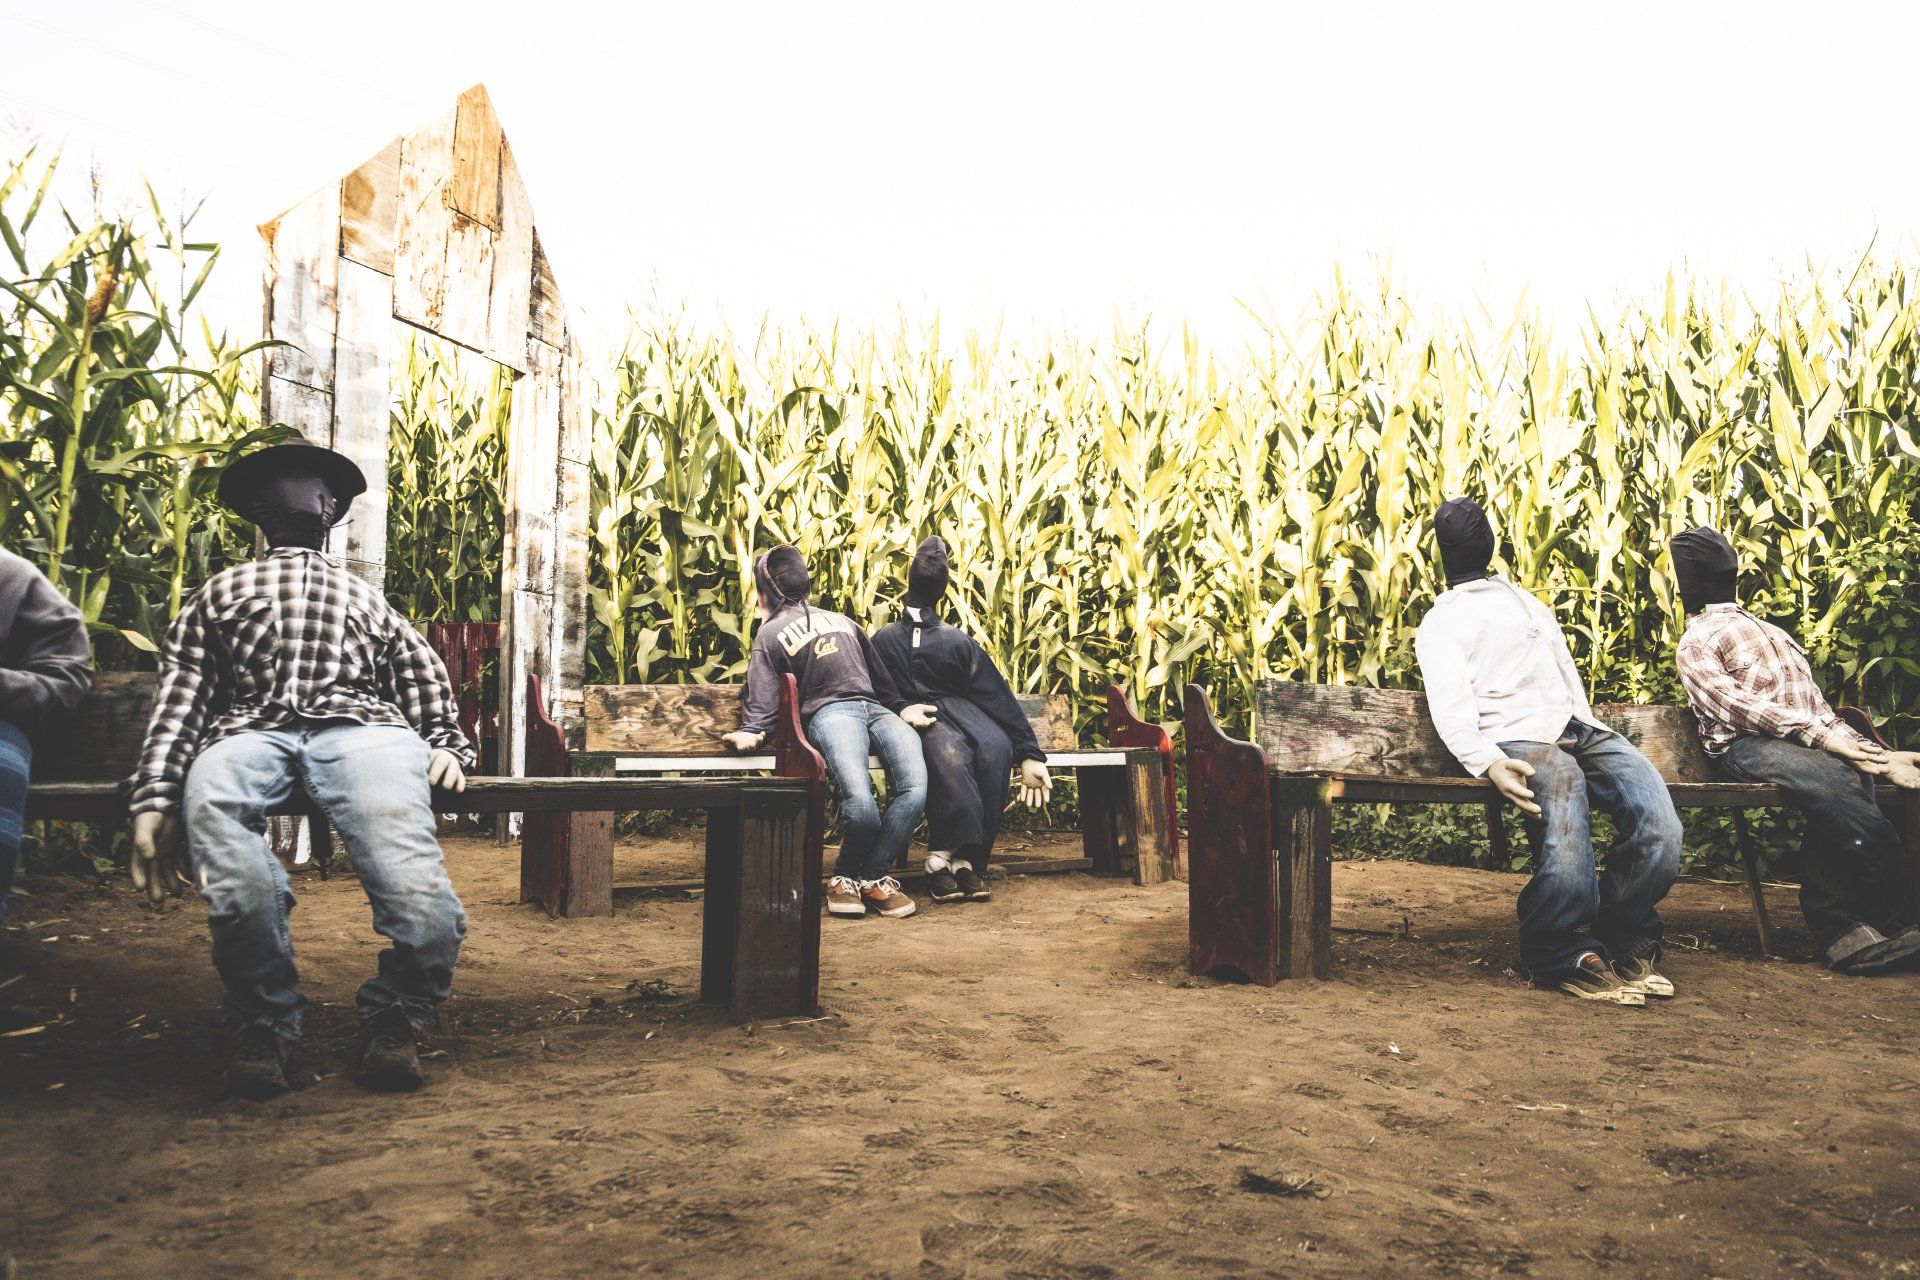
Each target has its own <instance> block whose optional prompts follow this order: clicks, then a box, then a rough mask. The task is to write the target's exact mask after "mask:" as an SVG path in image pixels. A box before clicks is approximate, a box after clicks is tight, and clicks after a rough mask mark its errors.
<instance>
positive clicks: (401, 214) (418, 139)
mask: <svg viewBox="0 0 1920 1280" xmlns="http://www.w3.org/2000/svg"><path fill="white" fill-rule="evenodd" d="M453 120H454V113H453V112H452V111H449V112H447V113H446V114H444V115H442V116H440V117H439V118H438V119H436V120H434V122H433V123H432V124H429V125H428V126H427V127H426V128H424V129H421V130H420V131H419V132H418V133H413V134H410V135H408V137H407V138H406V140H405V141H404V142H402V143H401V144H400V199H399V205H398V208H397V211H396V215H395V218H394V233H393V314H394V316H395V318H397V319H400V320H405V321H406V322H407V323H408V324H415V325H419V326H420V327H421V328H423V329H430V330H432V331H433V332H435V333H441V332H443V330H442V329H441V327H440V318H441V315H442V313H443V312H444V310H445V306H446V270H447V235H448V233H449V231H450V230H451V228H452V226H453V217H454V215H453V210H451V209H450V208H448V207H447V194H446V188H447V175H448V173H449V172H450V171H451V169H452V167H453ZM446 336H447V337H449V338H452V339H453V340H454V341H456V342H459V341H461V338H460V335H458V334H451V333H449V334H446Z"/></svg>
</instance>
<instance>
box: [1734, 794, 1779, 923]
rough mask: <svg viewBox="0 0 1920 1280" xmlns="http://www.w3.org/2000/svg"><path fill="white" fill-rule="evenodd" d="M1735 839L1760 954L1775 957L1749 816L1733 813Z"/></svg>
mask: <svg viewBox="0 0 1920 1280" xmlns="http://www.w3.org/2000/svg"><path fill="white" fill-rule="evenodd" d="M1733 839H1734V844H1735V845H1736V846H1737V847H1738V849H1739V850H1740V866H1741V869H1742V870H1744V871H1745V872H1746V876H1747V896H1748V897H1749V898H1750V899H1751V900H1752V902H1753V924H1754V927H1755V928H1756V929H1757V930H1759V932H1760V954H1761V955H1763V956H1766V957H1768V958H1772V956H1773V924H1772V922H1771V921H1769V920H1768V919H1767V894H1766V889H1765V887H1764V886H1763V885H1762V884H1761V883H1760V851H1759V850H1758V849H1757V848H1755V847H1754V843H1753V838H1752V837H1751V836H1750V835H1749V834H1748V833H1747V815H1746V814H1745V813H1744V812H1743V811H1741V810H1739V809H1735V810H1734V811H1733Z"/></svg>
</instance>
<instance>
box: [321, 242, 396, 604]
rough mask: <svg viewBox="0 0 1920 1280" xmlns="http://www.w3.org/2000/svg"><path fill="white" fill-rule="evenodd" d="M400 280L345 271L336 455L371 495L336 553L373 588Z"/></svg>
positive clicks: (383, 548) (382, 523)
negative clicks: (349, 463)
mask: <svg viewBox="0 0 1920 1280" xmlns="http://www.w3.org/2000/svg"><path fill="white" fill-rule="evenodd" d="M392 365H393V278H392V277H391V276H386V275H382V274H381V273H380V272H378V271H375V270H374V269H373V268H372V267H368V266H363V265H361V264H360V263H358V262H349V261H345V260H342V261H341V263H340V339H339V346H338V347H337V348H336V350H335V355H334V388H333V447H334V448H335V449H337V450H339V451H340V452H341V453H344V454H346V455H347V457H349V458H351V459H353V460H354V462H356V463H358V464H359V466H360V470H361V472H362V473H363V474H365V475H366V477H367V491H366V492H365V493H363V494H361V495H360V496H359V497H357V498H355V499H354V500H353V505H352V506H351V507H349V508H348V510H347V520H346V525H345V527H344V528H337V529H335V530H334V531H333V535H332V538H331V540H330V542H329V546H330V547H331V548H332V549H333V550H334V551H336V552H337V553H339V554H340V555H343V556H345V557H346V559H347V560H348V561H349V562H351V567H352V568H353V569H354V570H355V572H357V573H359V574H360V575H361V576H362V577H364V578H366V579H367V580H368V581H370V582H372V583H374V584H376V585H383V584H384V581H385V578H386V563H387V486H386V485H385V484H383V483H375V482H374V480H375V477H379V478H380V479H382V480H384V479H385V477H386V473H387V436H388V431H389V430H390V427H391V424H392V419H393V397H392V394H391V391H390V384H389V379H390V377H391V374H392Z"/></svg>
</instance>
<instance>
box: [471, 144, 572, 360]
mask: <svg viewBox="0 0 1920 1280" xmlns="http://www.w3.org/2000/svg"><path fill="white" fill-rule="evenodd" d="M499 171H500V181H499V188H500V212H499V218H498V221H497V223H496V230H497V232H498V234H497V235H496V237H495V239H494V244H493V277H492V281H491V283H490V285H489V289H488V301H487V345H486V352H487V355H488V356H489V357H491V358H492V359H493V360H495V361H497V362H498V363H500V364H504V365H506V366H507V367H508V368H510V369H513V370H515V371H516V372H519V373H525V372H526V371H527V337H528V335H529V333H531V331H532V328H533V316H532V306H533V202H532V201H531V200H529V199H528V198H527V188H526V184H525V183H523V182H522V181H521V180H520V170H519V168H518V166H516V165H515V164H514V163H513V148H512V147H509V146H508V145H507V143H506V140H505V139H504V138H503V139H501V142H500V163H499ZM552 345H555V346H559V345H561V344H558V343H555V344H552Z"/></svg>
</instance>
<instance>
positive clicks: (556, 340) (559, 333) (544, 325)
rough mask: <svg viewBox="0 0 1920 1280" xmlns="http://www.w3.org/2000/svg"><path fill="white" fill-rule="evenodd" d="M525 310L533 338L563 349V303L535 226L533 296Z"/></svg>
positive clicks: (564, 318)
mask: <svg viewBox="0 0 1920 1280" xmlns="http://www.w3.org/2000/svg"><path fill="white" fill-rule="evenodd" d="M528 311H529V317H530V319H531V321H532V327H531V329H530V330H529V335H530V336H531V338H532V339H533V341H535V342H544V343H546V344H547V345H548V346H550V347H555V348H558V349H561V350H564V349H566V347H567V346H568V337H567V304H566V302H565V300H564V299H562V298H561V296H560V284H559V282H558V281H556V280H555V279H554V278H553V264H552V263H551V262H549V261H548V260H547V251H546V250H545V249H544V248H542V247H541V244H540V232H539V231H538V230H537V229H536V230H535V231H534V233H533V300H532V302H531V304H530V305H529V307H528Z"/></svg>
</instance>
